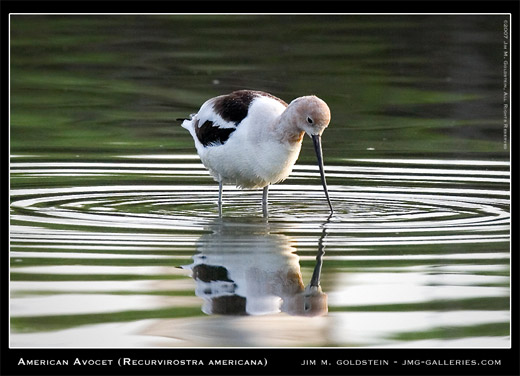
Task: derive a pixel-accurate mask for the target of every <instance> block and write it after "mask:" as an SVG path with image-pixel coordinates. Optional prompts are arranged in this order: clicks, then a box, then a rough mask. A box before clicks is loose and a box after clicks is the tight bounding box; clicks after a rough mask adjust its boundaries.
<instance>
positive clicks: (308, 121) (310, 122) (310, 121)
mask: <svg viewBox="0 0 520 376" xmlns="http://www.w3.org/2000/svg"><path fill="white" fill-rule="evenodd" d="M307 123H309V124H312V123H313V121H312V119H311V118H310V117H308V116H307Z"/></svg>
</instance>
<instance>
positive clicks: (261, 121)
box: [182, 90, 332, 214]
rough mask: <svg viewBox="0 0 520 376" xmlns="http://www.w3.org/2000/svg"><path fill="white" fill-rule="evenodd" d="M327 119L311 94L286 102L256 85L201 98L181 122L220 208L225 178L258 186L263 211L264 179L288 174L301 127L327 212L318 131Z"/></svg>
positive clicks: (325, 109)
mask: <svg viewBox="0 0 520 376" xmlns="http://www.w3.org/2000/svg"><path fill="white" fill-rule="evenodd" d="M329 122H330V110H329V107H328V106H327V104H326V103H325V102H324V101H323V100H321V99H320V98H318V97H316V96H314V95H310V96H305V97H300V98H296V99H295V100H293V101H292V102H291V103H290V104H287V103H286V102H284V101H283V100H281V99H279V98H277V97H275V96H273V95H271V94H268V93H265V92H262V91H253V90H239V91H234V92H232V93H231V94H227V95H220V96H218V97H215V98H211V99H209V100H207V101H206V102H205V103H204V104H203V105H202V106H201V108H200V110H199V112H198V113H196V114H192V115H191V117H190V119H186V120H184V121H183V123H182V126H183V127H184V128H186V129H187V130H189V131H190V133H191V135H192V137H193V139H194V140H195V147H196V148H197V152H198V154H199V156H200V159H201V161H202V163H203V164H204V166H206V168H207V169H208V170H209V172H210V174H211V175H212V176H213V177H214V179H215V180H216V181H217V182H218V183H219V196H218V205H219V211H220V212H221V210H222V185H223V184H226V183H227V184H235V185H236V186H238V187H240V188H263V196H262V207H263V211H264V214H266V213H267V194H268V189H269V185H270V184H275V183H278V182H281V181H282V180H284V179H286V178H287V176H289V174H290V173H291V171H292V168H293V165H294V163H295V162H296V159H298V155H299V154H300V150H301V145H302V140H303V135H304V133H307V134H308V135H309V136H310V137H311V138H312V141H313V143H314V150H315V151H316V157H317V158H318V166H319V170H320V175H321V182H322V184H323V189H324V191H325V196H326V198H327V202H328V204H329V207H330V211H331V213H332V204H331V202H330V198H329V193H328V190H327V183H326V180H325V173H324V171H323V155H322V150H321V134H322V133H323V131H324V130H325V128H327V126H328V125H329Z"/></svg>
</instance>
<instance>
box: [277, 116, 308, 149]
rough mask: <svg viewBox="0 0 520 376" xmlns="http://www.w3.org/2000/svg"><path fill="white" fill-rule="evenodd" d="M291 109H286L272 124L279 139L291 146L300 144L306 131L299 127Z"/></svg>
mask: <svg viewBox="0 0 520 376" xmlns="http://www.w3.org/2000/svg"><path fill="white" fill-rule="evenodd" d="M289 112H290V109H289V110H286V111H284V112H283V113H282V114H281V115H280V116H279V117H278V118H277V119H276V120H275V121H274V122H273V124H272V125H271V132H273V133H274V134H275V136H276V138H277V140H278V141H280V142H281V143H283V144H288V145H291V146H297V145H300V144H301V143H302V141H303V135H304V134H305V132H304V131H302V130H301V129H299V128H298V127H297V125H296V122H295V121H294V120H293V118H292V117H291V116H290V113H289Z"/></svg>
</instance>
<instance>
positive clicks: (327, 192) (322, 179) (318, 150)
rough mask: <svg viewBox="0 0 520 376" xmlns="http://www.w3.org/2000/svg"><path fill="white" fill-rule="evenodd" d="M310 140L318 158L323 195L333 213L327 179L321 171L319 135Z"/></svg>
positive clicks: (321, 158)
mask: <svg viewBox="0 0 520 376" xmlns="http://www.w3.org/2000/svg"><path fill="white" fill-rule="evenodd" d="M312 142H313V143H314V150H315V151H316V157H317V158H318V167H319V168H320V175H321V184H323V190H324V191H325V196H326V197H327V202H328V203H329V207H330V212H331V213H333V212H334V210H332V204H331V203H330V197H329V191H328V190H327V181H326V180H325V172H324V171H323V152H322V150H321V136H320V135H317V134H316V135H313V136H312Z"/></svg>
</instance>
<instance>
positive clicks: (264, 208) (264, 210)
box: [262, 185, 269, 217]
mask: <svg viewBox="0 0 520 376" xmlns="http://www.w3.org/2000/svg"><path fill="white" fill-rule="evenodd" d="M268 192H269V186H268V185H266V186H265V187H264V191H263V193H262V213H263V214H264V217H267V194H268Z"/></svg>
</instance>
